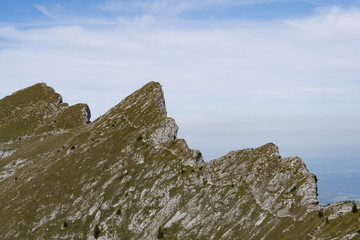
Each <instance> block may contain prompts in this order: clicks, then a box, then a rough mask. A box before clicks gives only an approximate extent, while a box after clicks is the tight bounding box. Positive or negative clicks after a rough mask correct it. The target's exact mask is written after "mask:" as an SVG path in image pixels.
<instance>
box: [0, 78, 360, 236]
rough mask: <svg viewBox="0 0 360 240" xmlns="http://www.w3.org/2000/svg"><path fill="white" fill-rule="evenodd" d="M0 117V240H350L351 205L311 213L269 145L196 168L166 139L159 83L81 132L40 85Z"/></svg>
mask: <svg viewBox="0 0 360 240" xmlns="http://www.w3.org/2000/svg"><path fill="white" fill-rule="evenodd" d="M0 110H1V111H0V117H1V118H0V133H1V136H0V140H1V141H0V158H1V159H0V216H6V218H3V217H2V218H0V221H1V224H0V238H1V239H94V238H98V239H311V237H316V239H357V238H356V237H359V236H360V234H359V235H357V230H358V229H357V227H358V226H357V225H356V224H357V222H356V221H353V219H358V218H359V214H358V213H352V212H351V207H352V204H353V203H352V202H348V203H346V202H343V203H337V204H333V205H330V206H320V205H319V204H318V201H317V193H316V181H317V179H316V177H315V176H314V175H313V174H310V173H309V172H308V170H307V168H306V166H305V164H304V163H303V161H302V160H301V159H300V158H299V157H289V158H281V157H280V155H279V151H278V147H277V146H276V145H275V144H273V143H268V144H265V145H263V146H261V147H258V148H253V149H244V150H238V151H232V152H230V153H228V154H226V155H225V156H223V157H220V158H218V159H215V160H212V161H210V162H204V161H203V158H202V155H201V152H200V151H198V150H193V149H190V148H189V147H188V145H187V144H186V142H185V140H183V139H177V138H176V134H177V131H178V126H177V125H176V123H175V120H174V119H172V118H169V117H168V116H167V113H166V107H165V99H164V94H163V91H162V88H161V85H160V84H159V83H156V82H150V83H148V84H146V85H145V86H144V87H142V88H141V89H139V90H138V91H136V92H134V93H133V94H131V95H130V96H128V97H127V98H125V99H124V100H123V101H121V102H120V103H119V104H118V105H116V106H115V107H113V108H112V109H110V110H109V111H108V112H107V113H106V114H104V115H103V116H102V117H100V118H98V119H96V120H95V121H94V122H92V123H90V121H89V119H90V110H89V108H88V106H87V105H85V104H77V105H74V106H70V107H69V106H68V105H67V104H65V103H62V98H61V96H60V95H59V94H57V93H55V91H54V90H53V89H52V88H50V87H48V86H46V85H45V84H36V85H34V86H32V87H30V88H27V89H24V90H21V91H18V92H16V93H14V94H13V95H11V96H9V97H6V98H4V99H2V100H0ZM355 204H358V203H355ZM340 211H341V214H340ZM320 212H321V213H322V216H321V217H320V215H321V214H319V213H320ZM326 219H327V220H326ZM342 223H343V224H342ZM316 226H319V227H321V228H319V229H321V231H320V230H316V231H314V229H315V227H316Z"/></svg>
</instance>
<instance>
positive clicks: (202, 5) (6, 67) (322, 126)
mask: <svg viewBox="0 0 360 240" xmlns="http://www.w3.org/2000/svg"><path fill="white" fill-rule="evenodd" d="M0 6H1V7H0V83H1V88H0V98H3V97H5V96H7V95H9V94H11V93H12V92H14V91H16V90H19V89H22V88H25V87H28V86H31V85H33V84H35V83H38V82H45V83H47V84H48V85H49V86H51V87H53V88H54V89H55V90H56V91H57V92H58V93H60V94H61V95H62V96H63V98H64V101H65V102H68V103H69V104H76V103H79V102H83V103H87V104H88V105H89V107H90V109H91V112H92V120H94V119H96V118H97V117H99V116H100V115H102V114H104V113H105V112H106V111H107V110H109V109H110V108H111V107H113V106H115V105H116V104H117V103H119V102H120V101H121V100H122V99H123V98H125V97H126V96H127V95H129V94H131V93H132V92H133V91H135V90H137V89H138V88H140V87H141V86H143V85H144V84H146V83H147V82H149V81H157V82H160V83H161V84H162V86H163V90H164V93H165V98H166V105H167V111H168V116H170V117H173V118H174V119H175V120H176V122H177V124H178V125H179V134H178V137H180V138H184V139H186V141H187V143H188V145H189V147H191V148H194V149H199V150H201V152H202V153H203V156H204V157H205V160H206V161H209V160H211V159H214V158H218V157H220V156H222V155H224V154H226V153H227V152H229V151H231V150H237V149H244V148H249V147H258V146H261V145H263V144H265V143H268V142H274V143H275V144H276V145H278V146H279V148H280V153H281V155H282V156H283V157H287V156H300V157H301V158H302V159H303V160H304V162H305V163H306V165H307V166H308V168H309V170H310V171H311V172H314V173H315V174H317V175H318V178H319V179H320V181H319V192H320V198H321V197H322V196H324V197H323V198H322V199H321V200H322V202H329V201H336V200H339V199H348V198H351V199H358V200H360V190H358V191H354V190H351V189H353V186H355V185H354V184H355V183H357V184H358V183H359V182H360V157H359V156H360V138H359V137H358V136H359V134H360V124H359V122H360V79H359V78H360V1H350V0H349V1H347V0H344V1H341V0H337V1H335V0H333V1H331V0H330V1H320V0H292V1H288V0H236V1H235V0H198V1H190V0H155V1H154V0H148V1H141V0H135V1H128V0H126V1H125V0H123V1H119V0H110V1H100V0H93V1H79V0H62V1H53V0H46V1H45V0H39V1H32V0H31V1H30V0H12V1H7V0H0ZM339 176H341V177H340V178H341V179H345V180H342V181H340V182H339V181H337V180H336V179H339ZM322 179H324V180H323V181H322ZM346 179H348V180H346ZM334 182H337V185H336V186H337V187H336V189H335V190H334V188H331V186H333V184H334ZM350 183H351V184H352V185H351V184H350ZM350 187H351V189H349V188H350ZM331 191H333V192H332V193H331V194H330V193H329V192H331ZM326 194H328V196H326V197H325V195H326ZM329 194H330V195H331V196H330V195H329Z"/></svg>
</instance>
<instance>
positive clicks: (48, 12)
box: [35, 4, 56, 19]
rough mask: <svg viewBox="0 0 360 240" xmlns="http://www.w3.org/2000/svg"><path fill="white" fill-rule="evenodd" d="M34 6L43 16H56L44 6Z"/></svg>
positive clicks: (53, 17)
mask: <svg viewBox="0 0 360 240" xmlns="http://www.w3.org/2000/svg"><path fill="white" fill-rule="evenodd" d="M35 7H36V8H37V9H38V10H39V11H40V12H41V13H42V14H44V15H45V16H47V17H49V18H52V19H56V17H55V16H54V15H53V14H52V13H51V12H50V11H49V10H48V9H47V8H46V7H45V6H43V5H39V4H37V5H35Z"/></svg>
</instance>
